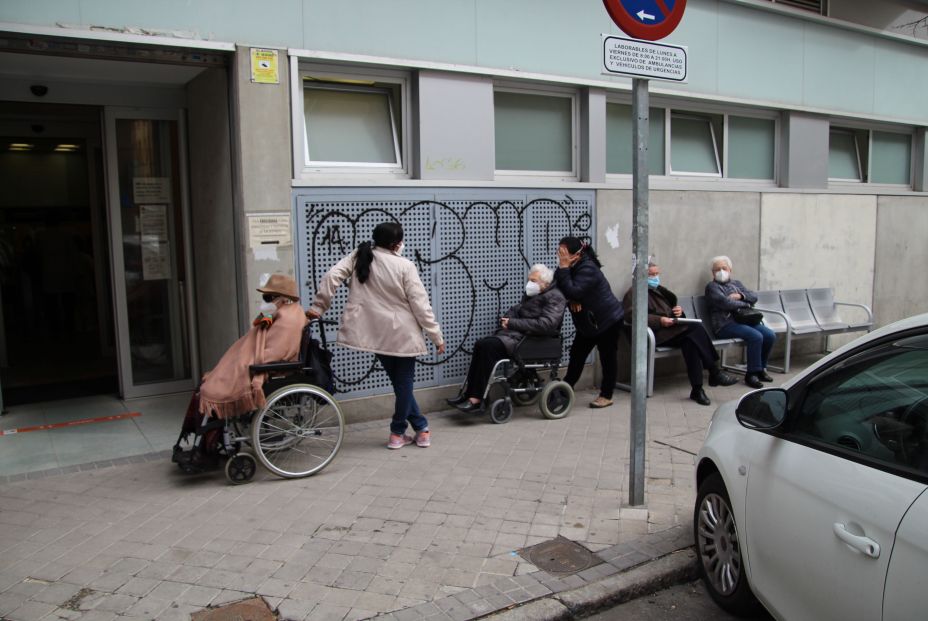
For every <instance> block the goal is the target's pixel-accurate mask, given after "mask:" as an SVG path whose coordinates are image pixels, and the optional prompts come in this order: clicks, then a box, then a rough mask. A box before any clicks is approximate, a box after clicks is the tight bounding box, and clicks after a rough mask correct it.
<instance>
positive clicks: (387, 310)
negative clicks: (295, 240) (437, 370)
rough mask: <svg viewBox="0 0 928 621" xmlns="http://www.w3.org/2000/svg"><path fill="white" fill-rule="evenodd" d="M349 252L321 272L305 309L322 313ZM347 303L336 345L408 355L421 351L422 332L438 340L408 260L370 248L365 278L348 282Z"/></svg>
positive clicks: (350, 262)
mask: <svg viewBox="0 0 928 621" xmlns="http://www.w3.org/2000/svg"><path fill="white" fill-rule="evenodd" d="M356 254H357V252H352V253H351V254H349V255H348V256H347V257H345V258H344V259H342V260H341V261H339V262H338V263H336V264H335V266H334V267H333V268H332V269H330V270H329V271H328V273H326V275H325V276H323V277H322V280H321V281H320V282H319V288H318V290H317V291H316V297H315V299H314V300H313V303H312V305H311V306H310V309H311V310H315V311H316V312H318V313H320V314H322V313H325V311H327V310H328V309H329V306H331V304H332V297H333V296H334V295H335V291H336V290H337V289H338V287H339V286H340V285H341V284H342V283H343V282H345V280H347V279H348V278H349V277H350V276H351V274H352V272H354V263H355V255H356ZM348 287H349V291H348V303H347V304H346V305H345V312H344V313H342V319H341V325H340V326H339V328H338V340H337V342H338V344H339V345H344V346H345V347H350V348H352V349H360V350H362V351H369V352H373V353H375V354H386V355H388V356H401V357H414V356H422V355H424V354H425V353H426V349H425V339H423V338H422V332H425V333H426V334H427V335H428V337H429V339H431V341H432V343H434V344H435V346H436V347H438V346H439V345H441V344H442V343H443V342H444V339H443V338H442V334H441V328H440V327H439V326H438V322H437V321H435V314H434V313H433V312H432V305H431V304H430V303H429V296H428V293H426V291H425V287H424V286H423V285H422V280H420V279H419V272H418V270H416V266H415V265H414V264H413V262H412V261H410V260H409V259H404V258H403V257H401V256H399V255H397V254H396V253H394V252H391V251H389V250H386V249H385V248H379V247H375V248H374V261H373V263H371V273H370V277H369V278H368V279H367V282H365V283H364V284H361V283H360V282H357V281H356V280H353V279H352V280H351V281H350V282H349V285H348Z"/></svg>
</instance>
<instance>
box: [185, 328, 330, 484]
mask: <svg viewBox="0 0 928 621" xmlns="http://www.w3.org/2000/svg"><path fill="white" fill-rule="evenodd" d="M313 324H319V332H320V335H321V341H322V344H321V348H320V344H319V341H316V340H315V339H313V338H312V336H311V331H312V326H313ZM325 324H337V322H334V321H324V320H314V321H311V322H310V323H309V324H308V325H307V326H306V327H305V328H304V329H303V335H302V341H301V346H300V357H299V359H298V360H295V361H292V362H288V361H282V362H269V363H266V364H257V365H252V366H251V367H249V370H250V371H251V374H252V375H255V374H258V373H267V374H268V377H267V380H266V381H265V383H264V386H263V389H264V394H265V396H266V402H265V405H264V407H263V408H261V409H259V410H255V411H253V412H249V413H247V414H244V415H242V416H238V417H234V418H227V419H224V420H217V419H210V420H208V421H206V422H205V424H203V425H199V426H198V427H197V428H196V431H195V432H194V433H195V437H194V440H193V443H192V444H193V447H192V448H190V449H188V450H183V449H182V447H181V441H182V439H184V438H185V436H186V435H187V433H185V431H183V430H182V431H181V439H178V443H177V444H176V445H175V447H174V456H173V458H172V461H174V462H175V463H177V464H178V466H180V468H181V470H183V471H184V472H188V473H193V472H200V471H202V470H204V469H206V468H208V467H209V466H210V465H216V466H218V464H219V461H220V460H221V458H225V460H226V461H225V475H226V478H227V479H228V480H229V482H230V483H233V484H241V483H247V482H249V481H251V479H252V478H253V477H254V476H255V473H256V471H257V463H258V462H260V463H261V465H262V466H264V467H265V468H266V469H267V470H269V471H270V472H272V473H273V474H275V475H277V476H279V477H282V478H288V479H291V478H301V477H307V476H310V475H313V474H316V473H317V472H319V471H321V470H322V469H323V468H325V467H326V466H327V465H329V463H331V461H332V460H333V459H334V458H335V455H336V454H337V453H338V450H339V448H341V444H342V439H343V437H344V433H345V417H344V415H343V414H342V411H341V408H339V406H338V403H337V402H336V401H335V399H334V398H332V395H331V394H330V392H329V391H328V390H326V389H325V388H324V387H322V386H319V385H318V384H320V383H327V382H328V381H329V380H328V379H322V378H330V377H331V371H330V370H329V369H328V368H326V369H324V371H325V372H324V373H320V369H319V368H318V367H319V366H326V367H327V366H328V360H329V358H330V357H331V354H330V353H329V351H328V349H327V347H326V342H325V340H326V339H325V329H324V327H323V326H324V325H325ZM320 352H322V355H321V356H320ZM320 363H321V364H320ZM201 445H202V446H201Z"/></svg>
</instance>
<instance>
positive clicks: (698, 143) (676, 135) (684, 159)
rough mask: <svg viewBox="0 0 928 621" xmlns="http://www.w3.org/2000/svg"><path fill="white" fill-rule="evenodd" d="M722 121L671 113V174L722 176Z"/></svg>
mask: <svg viewBox="0 0 928 621" xmlns="http://www.w3.org/2000/svg"><path fill="white" fill-rule="evenodd" d="M721 140H722V117H721V116H719V115H714V114H713V115H709V114H692V113H689V112H678V111H676V110H674V111H672V112H671V113H670V171H671V172H672V173H684V174H694V175H714V176H721V175H722V148H721V147H722V145H721Z"/></svg>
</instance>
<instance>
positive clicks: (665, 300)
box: [622, 261, 738, 405]
mask: <svg viewBox="0 0 928 621" xmlns="http://www.w3.org/2000/svg"><path fill="white" fill-rule="evenodd" d="M622 305H623V306H624V307H625V316H626V317H631V316H632V290H631V289H629V290H628V293H626V294H625V298H624V299H623V300H622ZM683 317H684V314H683V309H682V308H681V307H680V306H678V305H677V296H676V295H674V293H673V292H672V291H671V290H670V289H668V288H666V287H663V286H661V268H660V266H659V265H657V263H655V262H653V261H649V262H648V327H649V328H651V330H652V331H653V332H654V343H655V345H663V346H665V347H679V348H680V351H681V353H682V354H683V361H684V362H685V363H686V375H687V377H688V378H689V380H690V386H691V387H692V389H691V390H690V399H692V400H693V401H695V402H696V403H698V404H699V405H710V404H711V403H712V402H711V401H710V400H709V396H708V395H706V391H705V390H704V389H703V387H702V372H703V369H706V370H708V371H709V385H710V386H731V385H732V384H735V383H737V382H738V380H737V378H735V377H733V376H731V375H729V374H728V373H725V372H724V371H722V370H721V369H720V368H719V354H718V352H716V351H715V347H713V346H712V340H711V339H710V338H709V334H708V333H707V332H706V331H705V329H704V328H703V327H702V325H701V324H698V323H677V322H676V319H677V318H683Z"/></svg>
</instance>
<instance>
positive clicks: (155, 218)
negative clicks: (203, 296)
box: [139, 205, 171, 280]
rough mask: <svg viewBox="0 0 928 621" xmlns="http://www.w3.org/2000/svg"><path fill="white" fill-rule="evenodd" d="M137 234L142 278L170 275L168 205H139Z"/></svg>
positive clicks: (155, 278) (152, 278)
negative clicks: (140, 248) (139, 240)
mask: <svg viewBox="0 0 928 621" xmlns="http://www.w3.org/2000/svg"><path fill="white" fill-rule="evenodd" d="M139 234H140V237H141V242H142V279H143V280H165V279H168V278H170V277H171V244H170V240H169V238H168V206H167V205H142V206H140V207H139Z"/></svg>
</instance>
